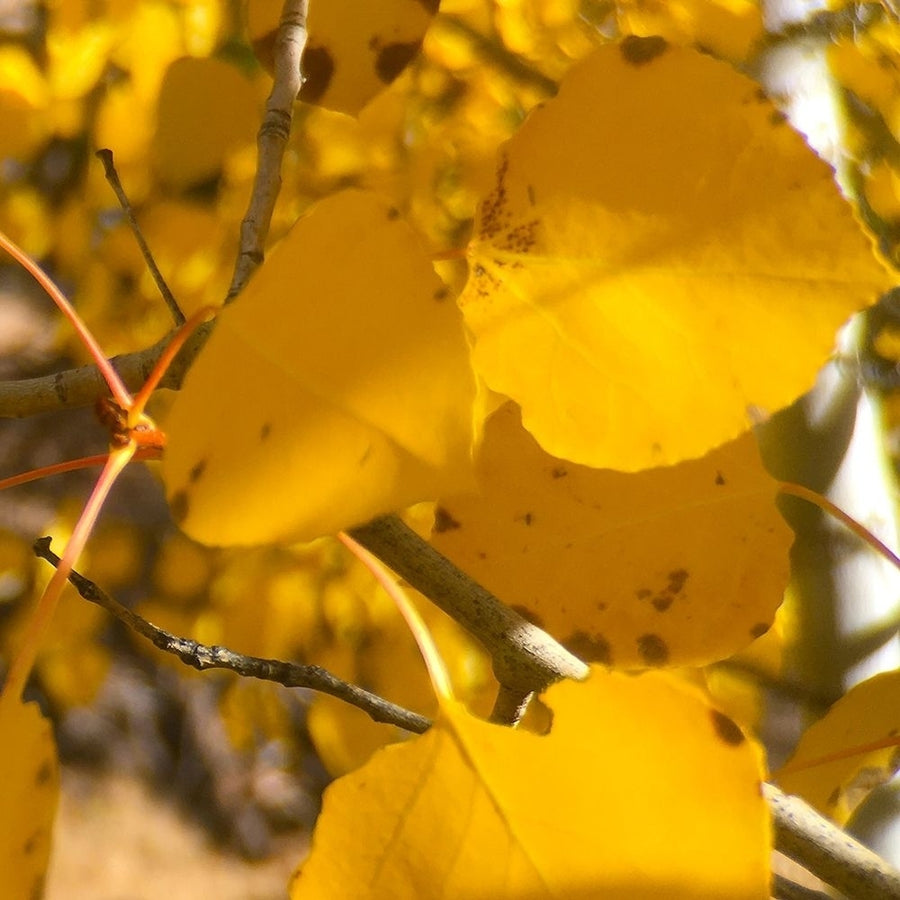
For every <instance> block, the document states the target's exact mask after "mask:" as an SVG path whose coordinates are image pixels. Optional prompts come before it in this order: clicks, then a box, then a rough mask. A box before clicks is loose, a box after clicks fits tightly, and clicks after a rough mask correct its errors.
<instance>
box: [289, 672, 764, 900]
mask: <svg viewBox="0 0 900 900" xmlns="http://www.w3.org/2000/svg"><path fill="white" fill-rule="evenodd" d="M546 701H547V704H548V705H549V706H550V707H551V709H552V710H553V727H552V730H551V732H550V734H549V735H546V736H543V737H539V736H537V735H534V734H529V733H528V732H525V731H514V730H512V729H509V728H503V727H499V726H497V725H489V724H487V723H486V722H482V721H480V720H478V719H475V718H473V717H472V716H470V715H468V714H467V713H465V712H464V711H463V710H462V708H461V707H459V706H458V705H456V704H452V703H448V704H445V705H444V708H443V709H442V712H441V715H440V716H439V717H438V719H437V721H436V723H435V725H434V726H433V727H432V728H431V730H430V731H429V732H428V733H427V734H425V735H423V736H422V737H419V738H416V739H415V740H413V741H409V742H407V743H406V744H403V745H398V746H394V747H389V748H387V749H385V750H382V751H380V752H378V753H377V754H376V755H375V756H374V757H373V758H372V759H371V760H370V761H369V762H368V763H367V764H366V765H365V766H363V767H362V768H361V769H357V770H356V771H355V772H353V773H351V774H350V775H348V776H345V777H344V778H341V779H338V780H337V781H336V782H334V783H333V784H332V785H331V787H329V789H328V791H327V792H326V794H325V800H324V808H323V810H322V814H321V816H320V817H319V820H318V822H317V824H316V830H315V832H314V834H313V841H312V852H311V855H310V857H309V859H308V860H307V861H306V862H305V863H304V864H303V866H302V868H301V870H300V872H299V874H298V875H297V876H296V878H295V880H294V882H293V884H292V890H291V897H292V900H332V898H333V900H343V898H345V897H354V898H358V900H381V898H384V900H388V898H390V900H406V898H409V900H413V898H414V900H432V898H435V900H437V898H440V897H454V898H458V900H476V898H479V900H481V898H486V897H497V898H501V897H503V898H525V897H527V898H529V900H541V898H560V897H566V898H568V900H582V898H583V900H587V898H595V897H615V898H617V900H638V898H640V900H647V898H659V900H663V898H665V900H700V898H703V900H713V898H719V900H764V898H767V897H768V896H769V890H768V886H769V855H770V848H771V838H770V833H769V817H768V812H767V809H766V805H765V801H764V800H763V797H762V794H761V790H760V785H761V781H762V777H763V771H762V754H761V752H760V750H759V748H758V747H757V746H756V745H755V744H754V743H753V742H752V741H750V740H748V739H746V738H745V737H744V735H743V733H742V732H741V730H740V729H739V728H738V727H737V725H735V724H734V722H732V721H731V719H729V718H727V717H726V716H724V715H722V713H720V712H718V711H717V710H715V709H713V708H712V707H711V706H710V705H709V703H708V701H707V700H706V699H705V698H704V697H703V696H702V695H701V694H700V693H699V691H696V690H695V689H693V688H692V687H691V686H690V685H687V684H685V683H684V682H683V681H680V680H678V679H676V678H674V677H672V676H670V675H667V674H665V673H660V672H651V673H645V674H644V675H641V676H639V677H626V676H623V675H621V674H615V673H613V674H610V673H607V672H604V671H594V672H593V674H592V676H591V678H590V679H589V680H588V681H587V682H586V683H583V684H577V683H574V682H567V683H564V684H559V685H555V686H554V687H552V688H551V689H550V691H549V692H548V693H547V696H546Z"/></svg>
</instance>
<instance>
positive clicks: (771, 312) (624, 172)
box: [460, 38, 889, 471]
mask: <svg viewBox="0 0 900 900" xmlns="http://www.w3.org/2000/svg"><path fill="white" fill-rule="evenodd" d="M469 260H470V266H471V275H470V279H469V282H468V285H467V287H466V290H465V291H464V293H463V295H462V296H461V298H460V305H461V307H462V309H463V312H464V314H465V317H466V322H467V324H468V325H469V327H470V328H471V330H472V332H473V334H474V336H475V350H474V362H475V365H476V368H477V369H478V370H479V371H480V372H481V374H482V375H483V376H484V378H485V379H486V381H487V383H488V385H489V386H490V387H492V388H493V389H494V390H496V391H499V392H501V393H504V394H506V395H508V396H510V397H512V398H513V399H514V400H516V401H517V402H518V403H519V404H520V405H521V407H522V409H523V421H524V424H525V427H526V428H527V429H528V430H529V431H531V432H532V433H533V434H534V435H535V437H536V438H537V440H538V441H539V443H540V444H541V445H542V446H543V447H544V449H546V450H547V451H548V452H549V453H553V454H554V455H555V456H559V457H562V458H566V459H571V460H573V461H576V462H579V463H583V464H587V465H593V466H602V467H609V468H615V469H622V470H627V471H634V470H636V469H641V468H645V467H647V466H652V465H661V464H666V463H673V462H676V461H678V460H681V459H685V458H690V457H697V456H700V455H702V454H703V453H705V452H706V451H707V450H709V449H710V448H711V447H714V446H717V445H719V444H721V443H723V442H724V441H726V440H730V439H731V438H734V437H735V436H736V435H738V434H740V433H741V432H742V431H744V430H745V429H746V428H747V425H748V422H749V419H748V413H747V409H748V407H749V406H757V407H761V408H763V409H767V410H775V409H777V408H779V407H781V406H783V405H785V404H786V403H788V402H790V401H791V400H793V399H794V398H795V397H796V396H797V395H799V394H800V393H802V392H803V391H804V390H805V389H807V388H808V387H810V385H811V384H812V381H813V378H814V376H815V372H816V370H817V369H818V367H819V366H820V365H821V364H822V362H823V361H824V360H825V359H826V358H827V356H828V354H829V352H830V350H831V349H832V346H833V340H834V333H835V331H836V329H837V328H838V327H839V326H840V325H841V323H842V322H843V321H844V320H845V319H846V318H847V317H848V316H849V315H850V313H852V312H853V311H855V310H857V309H859V308H860V307H862V306H865V305H866V304H867V303H870V302H871V301H872V300H874V299H875V297H876V296H877V294H878V293H879V291H880V290H881V289H883V288H885V287H886V286H887V285H888V283H889V280H888V277H887V274H886V271H885V270H884V269H883V268H882V266H881V265H880V264H879V263H878V261H877V260H876V259H875V257H874V255H873V252H872V249H871V247H870V245H869V243H868V242H867V241H866V239H865V238H864V237H863V236H862V234H861V232H860V229H859V228H858V226H857V224H856V223H855V221H854V220H853V217H852V215H851V212H850V209H849V207H848V206H847V204H846V203H845V202H844V201H843V200H842V199H841V197H840V196H839V194H838V192H837V189H836V187H835V185H834V183H833V180H832V173H831V170H830V169H829V167H828V166H827V165H825V164H824V163H823V162H821V161H820V160H819V159H818V158H817V157H815V156H814V155H813V153H812V151H810V150H809V148H808V147H807V146H806V145H805V144H804V142H803V140H802V139H801V138H800V137H799V136H798V135H797V134H796V133H795V132H793V131H792V130H791V129H790V127H789V126H788V125H787V124H786V122H784V121H783V119H782V117H780V116H779V115H778V114H777V113H776V112H775V110H774V109H773V107H772V106H771V105H770V104H769V103H768V101H766V99H765V98H764V97H763V96H762V95H761V93H760V90H759V88H758V86H757V85H756V84H755V83H754V82H752V81H750V80H749V79H747V78H745V77H744V76H742V75H739V74H737V73H736V72H734V71H733V70H732V69H730V68H729V67H728V66H726V65H725V64H723V63H719V62H716V61H715V60H713V59H711V58H709V57H707V56H703V55H701V54H699V53H695V52H693V51H690V50H685V49H676V48H672V47H668V46H667V45H666V44H665V42H664V41H662V40H661V39H659V38H655V39H654V38H648V39H645V40H641V39H637V38H629V39H627V40H625V41H623V42H622V43H621V44H617V45H610V46H606V47H602V48H600V49H599V50H598V51H597V52H596V53H595V54H593V55H592V56H591V57H589V58H588V60H586V61H585V62H584V63H582V64H581V65H579V66H577V67H576V68H575V69H573V70H572V72H570V74H569V75H568V76H567V78H566V79H565V81H564V82H563V85H562V88H561V90H560V93H559V96H558V97H557V98H556V99H554V100H551V101H549V102H548V103H546V104H545V105H544V106H543V107H541V108H540V109H538V110H536V111H535V112H533V113H532V115H531V117H530V118H529V119H528V120H527V121H526V123H525V124H524V126H523V127H522V128H521V129H520V130H519V131H518V132H517V134H516V135H515V136H514V137H513V138H512V139H511V140H510V141H509V143H508V144H507V145H506V146H505V148H504V149H503V150H502V151H501V154H500V161H499V165H498V169H497V181H496V187H495V188H494V191H493V192H492V193H491V194H490V196H489V197H488V198H487V199H486V200H485V201H484V202H483V204H482V206H481V209H480V212H479V216H478V220H477V225H476V232H475V236H474V238H473V240H472V242H471V244H470V246H469Z"/></svg>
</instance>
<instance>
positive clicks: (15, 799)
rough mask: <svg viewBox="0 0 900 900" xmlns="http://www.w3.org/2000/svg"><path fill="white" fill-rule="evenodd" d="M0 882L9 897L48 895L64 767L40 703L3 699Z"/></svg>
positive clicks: (0, 705) (0, 711) (0, 710)
mask: <svg viewBox="0 0 900 900" xmlns="http://www.w3.org/2000/svg"><path fill="white" fill-rule="evenodd" d="M0 735H2V737H3V739H2V741H0V772H2V773H3V775H2V779H3V781H2V783H3V786H2V789H0V873H2V875H0V884H2V887H3V896H4V897H9V898H11V900H12V898H23V900H24V898H31V897H35V898H36V897H40V896H42V885H43V883H44V873H45V872H46V869H47V861H48V860H49V858H50V838H51V836H52V832H53V817H54V815H55V813H56V802H57V798H58V796H59V766H58V763H57V760H56V746H55V745H54V743H53V732H52V730H51V728H50V723H49V722H48V721H47V720H46V719H45V718H44V717H43V716H42V715H41V713H40V710H39V709H38V707H37V704H36V703H22V701H21V700H19V698H18V697H15V696H11V695H9V694H6V695H4V696H2V697H0Z"/></svg>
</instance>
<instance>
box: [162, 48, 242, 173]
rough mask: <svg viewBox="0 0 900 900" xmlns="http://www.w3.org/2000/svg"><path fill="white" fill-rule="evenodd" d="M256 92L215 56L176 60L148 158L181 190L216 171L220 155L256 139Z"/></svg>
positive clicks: (168, 76)
mask: <svg viewBox="0 0 900 900" xmlns="http://www.w3.org/2000/svg"><path fill="white" fill-rule="evenodd" d="M258 120H259V110H258V106H257V98H256V91H255V90H254V88H253V85H252V84H251V83H250V82H249V81H248V80H247V79H246V78H244V76H243V75H241V73H240V72H239V71H238V70H237V69H236V68H235V67H234V66H231V65H228V63H225V62H222V61H221V60H218V59H192V58H189V57H188V58H184V59H179V60H177V61H176V62H174V63H172V65H171V66H169V68H168V71H167V72H166V77H165V80H164V81H163V85H162V88H161V90H160V94H159V106H158V112H157V125H156V134H155V135H154V138H153V148H152V150H153V156H154V159H155V164H156V168H157V171H158V173H159V176H160V178H161V179H162V180H163V181H166V182H168V183H169V184H172V185H174V186H176V187H180V188H184V187H188V186H190V185H192V184H195V183H197V182H202V181H205V180H206V179H208V178H212V177H214V176H215V175H217V174H218V173H219V171H220V170H221V168H222V165H223V163H224V160H225V157H226V156H227V155H228V154H229V153H231V152H233V151H235V150H236V149H238V148H239V147H240V146H241V145H242V144H245V143H252V142H253V141H254V140H255V139H256V129H257V128H258Z"/></svg>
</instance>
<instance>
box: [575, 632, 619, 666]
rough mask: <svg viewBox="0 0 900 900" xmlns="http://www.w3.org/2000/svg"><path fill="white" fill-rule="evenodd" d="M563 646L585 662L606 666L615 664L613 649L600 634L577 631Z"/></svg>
mask: <svg viewBox="0 0 900 900" xmlns="http://www.w3.org/2000/svg"><path fill="white" fill-rule="evenodd" d="M563 646H564V647H566V649H568V650H569V651H571V652H572V653H574V654H575V655H576V656H577V657H579V658H580V659H583V660H584V661H585V662H598V663H602V664H603V665H604V666H611V665H612V663H613V654H612V647H611V646H610V644H609V641H608V640H606V638H605V637H602V636H601V635H599V634H588V633H587V632H586V631H576V632H575V633H574V634H573V635H572V636H571V637H569V638H567V639H566V640H564V641H563Z"/></svg>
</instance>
